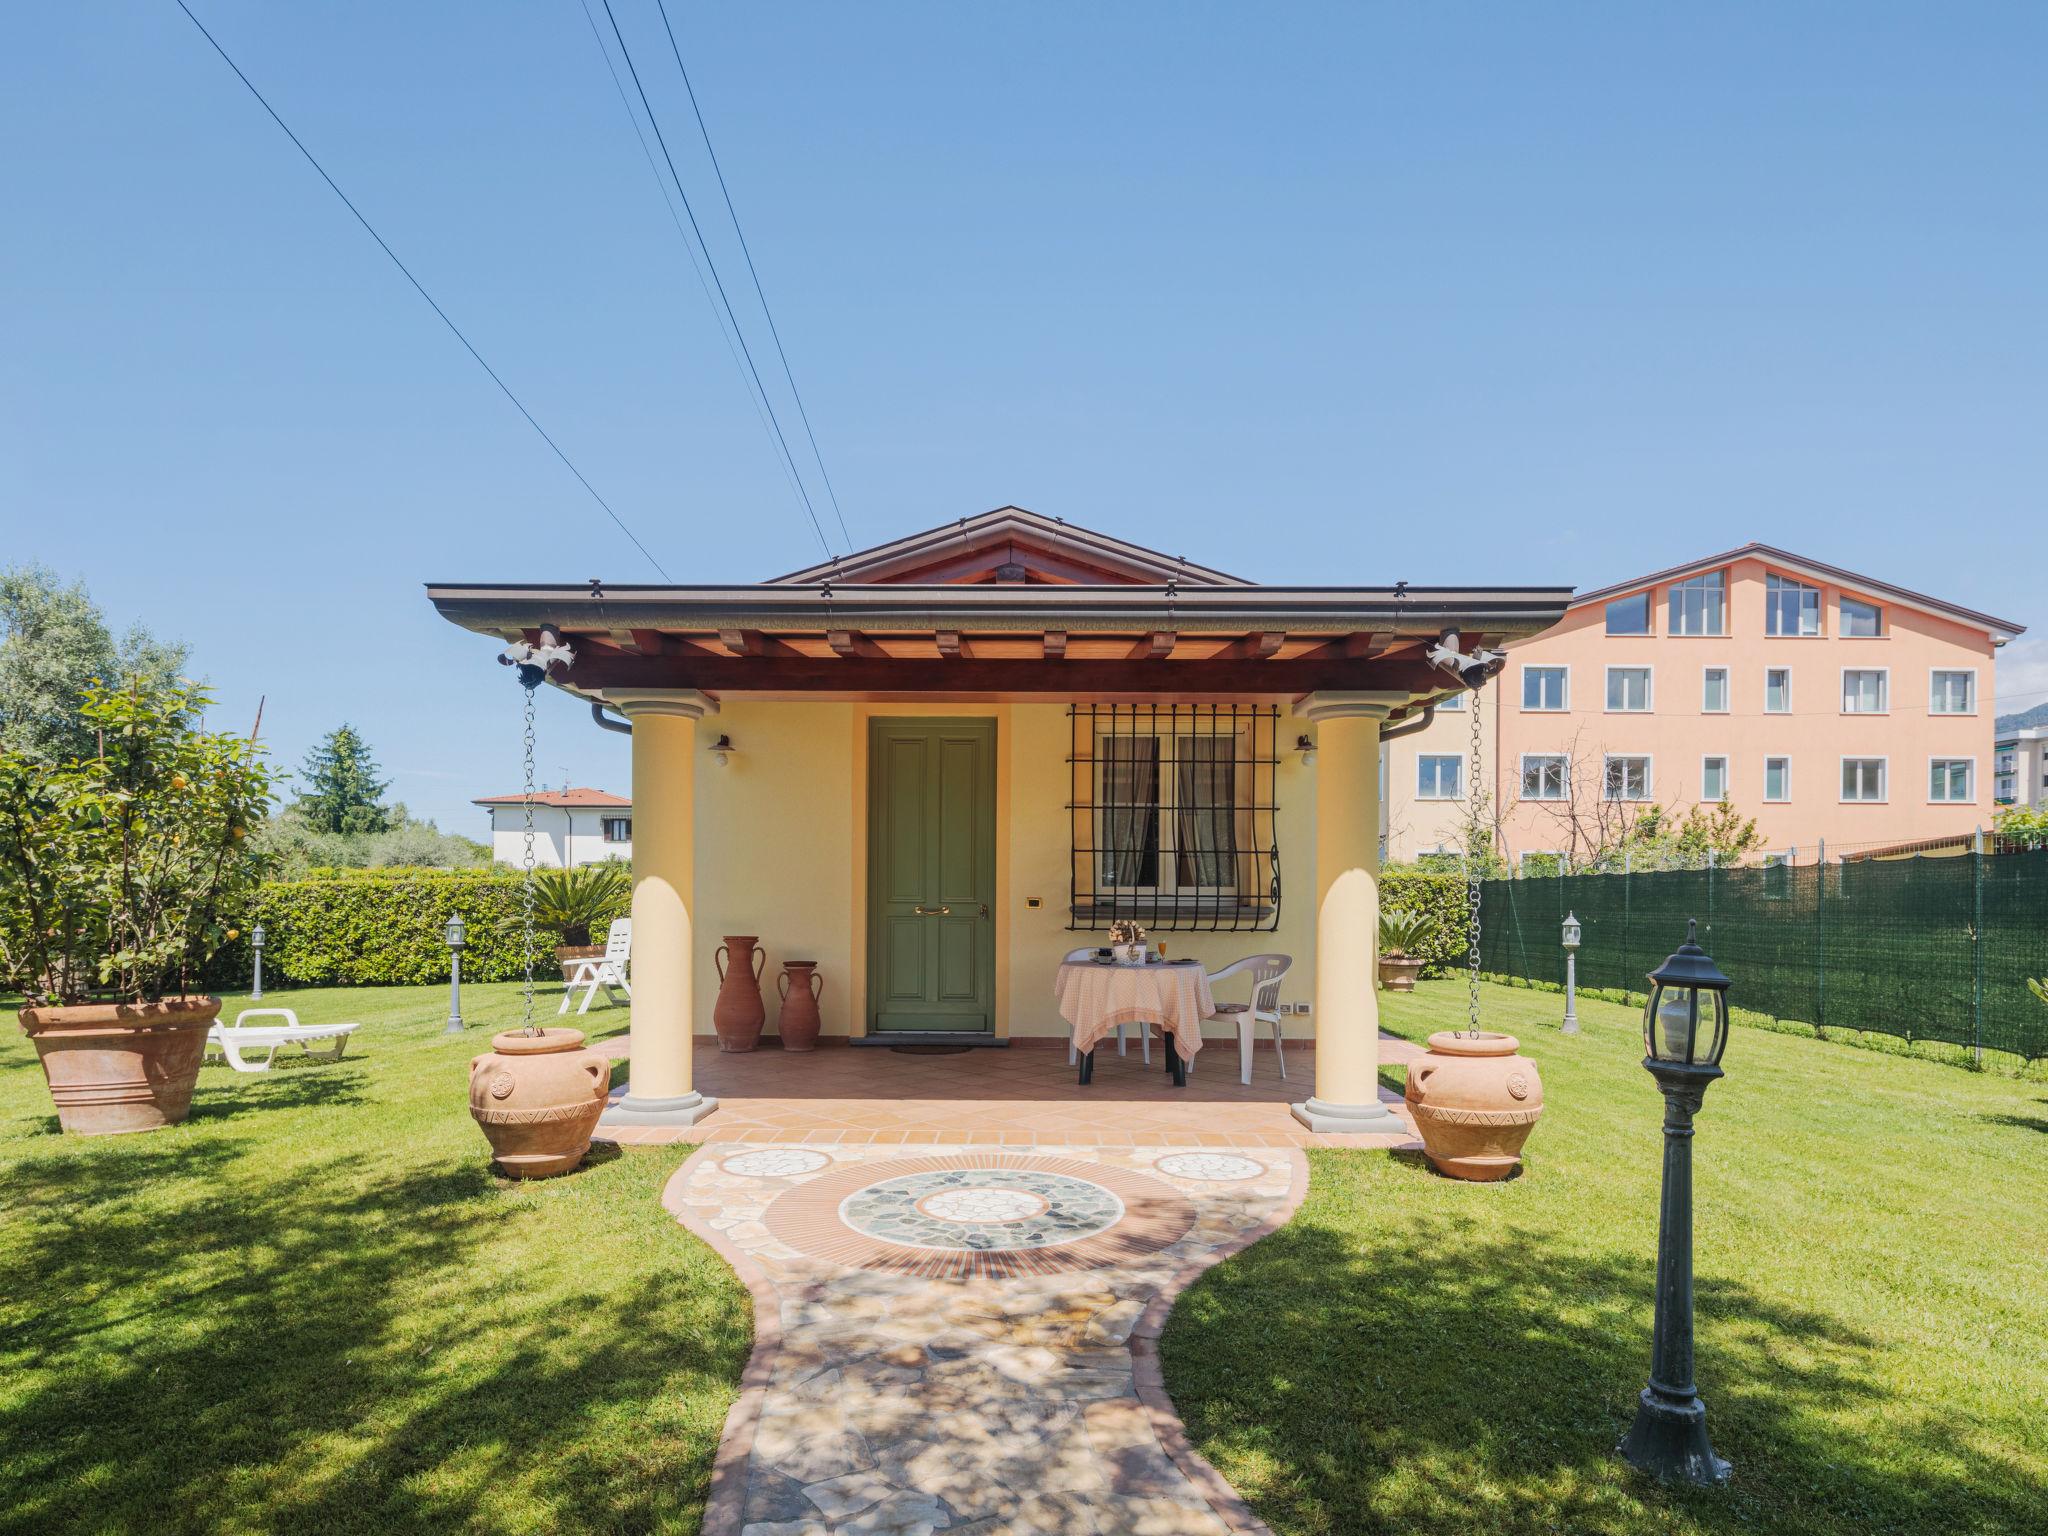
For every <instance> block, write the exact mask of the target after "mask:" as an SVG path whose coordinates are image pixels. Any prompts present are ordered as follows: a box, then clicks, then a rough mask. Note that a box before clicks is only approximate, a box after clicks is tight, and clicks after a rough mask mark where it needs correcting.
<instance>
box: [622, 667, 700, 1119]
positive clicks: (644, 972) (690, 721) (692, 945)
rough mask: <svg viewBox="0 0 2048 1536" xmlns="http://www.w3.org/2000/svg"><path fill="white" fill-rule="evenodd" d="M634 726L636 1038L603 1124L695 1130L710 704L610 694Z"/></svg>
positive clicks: (683, 692)
mask: <svg viewBox="0 0 2048 1536" xmlns="http://www.w3.org/2000/svg"><path fill="white" fill-rule="evenodd" d="M605 702H606V703H607V704H609V705H610V706H611V707H612V708H614V709H616V710H618V711H619V713H620V714H622V715H624V716H625V717H626V718H627V719H628V720H631V721H632V722H633V969H632V977H633V1013H632V1018H633V1034H632V1057H631V1061H630V1063H629V1065H628V1068H627V1080H626V1096H625V1097H624V1098H623V1099H621V1100H619V1102H618V1103H616V1104H614V1105H612V1106H611V1107H610V1108H609V1109H607V1110H606V1111H605V1114H604V1118H603V1120H601V1121H600V1122H599V1123H600V1124H601V1125H675V1126H681V1125H695V1124H696V1123H697V1122H698V1121H699V1120H702V1119H703V1118H704V1117H705V1116H706V1115H708V1114H710V1113H711V1112H712V1111H713V1110H714V1109H716V1108H718V1100H716V1099H707V1098H705V1097H704V1096H703V1095H702V1094H701V1093H698V1092H697V1091H696V1089H695V1088H694V1087H693V1086H692V1085H691V1080H690V1068H691V1060H690V1053H691V1051H692V1050H693V1048H694V1047H695V1044H696V1029H695V1020H694V1018H693V1017H692V1013H691V1006H692V997H693V996H694V994H693V993H692V991H691V985H692V980H693V970H694V966H695V963H696V936H695V933H694V931H693V924H692V920H691V907H692V906H693V905H694V904H695V901H696V853H697V829H696V813H697V805H696V800H697V731H696V725H697V721H698V720H700V719H702V718H703V717H704V716H705V715H709V714H716V713H717V711H718V705H717V703H716V702H715V701H714V700H712V699H708V698H706V697H705V696H704V695H703V694H701V693H698V692H697V691H696V690H695V689H687V688H676V689H660V690H655V689H648V690H644V691H643V690H633V691H624V690H618V691H614V690H607V691H606V694H605Z"/></svg>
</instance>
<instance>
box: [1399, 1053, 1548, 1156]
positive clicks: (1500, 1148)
mask: <svg viewBox="0 0 2048 1536" xmlns="http://www.w3.org/2000/svg"><path fill="white" fill-rule="evenodd" d="M1520 1044H1521V1042H1520V1041H1518V1040H1517V1039H1515V1037H1514V1036H1513V1035H1492V1034H1482V1035H1480V1036H1479V1037H1478V1038H1477V1039H1474V1038H1472V1037H1471V1036H1469V1035H1460V1034H1456V1033H1453V1032H1450V1031H1445V1032H1443V1033H1440V1034H1434V1035H1431V1036H1430V1037H1429V1055H1428V1056H1426V1057H1425V1058H1423V1059H1422V1060H1421V1061H1418V1062H1414V1063H1412V1064H1411V1065H1410V1066H1409V1068H1408V1087H1407V1091H1406V1094H1405V1097H1406V1098H1407V1100H1408V1107H1409V1109H1411V1110H1413V1111H1414V1113H1415V1125H1416V1128H1417V1129H1418V1130H1420V1131H1421V1133H1422V1149H1423V1151H1425V1152H1427V1153H1428V1154H1429V1160H1430V1161H1431V1162H1432V1163H1434V1164H1436V1167H1437V1171H1438V1172H1440V1173H1448V1174H1450V1175H1451V1176H1452V1177H1453V1178H1458V1179H1472V1180H1475V1181H1482V1182H1483V1181H1487V1180H1492V1179H1504V1178H1506V1177H1507V1176H1508V1175H1509V1174H1511V1173H1513V1172H1514V1171H1515V1169H1516V1168H1518V1167H1520V1166H1521V1162H1522V1143H1523V1142H1525V1141H1527V1140H1528V1139H1529V1133H1530V1132H1531V1131H1533V1130H1535V1129H1536V1121H1537V1119H1538V1117H1539V1116H1541V1115H1542V1113H1543V1079H1542V1077H1541V1076H1539V1075H1538V1074H1537V1071H1536V1063H1535V1062H1533V1061H1531V1060H1529V1058H1528V1057H1526V1056H1518V1055H1516V1054H1515V1052H1516V1050H1517V1048H1518V1047H1519V1046H1520Z"/></svg>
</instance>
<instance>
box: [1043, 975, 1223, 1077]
mask: <svg viewBox="0 0 2048 1536" xmlns="http://www.w3.org/2000/svg"><path fill="white" fill-rule="evenodd" d="M1053 996H1054V997H1056V998H1058V999H1059V1005H1060V1017H1061V1018H1063V1019H1065V1020H1066V1021H1067V1022H1068V1023H1069V1024H1071V1025H1073V1026H1074V1049H1075V1050H1077V1051H1092V1050H1094V1049H1095V1047H1096V1044H1097V1043H1098V1042H1099V1041H1100V1040H1101V1039H1102V1037H1103V1036H1105V1035H1108V1034H1111V1033H1113V1032H1114V1031H1115V1029H1116V1027H1117V1025H1119V1024H1157V1025H1158V1026H1159V1027H1160V1028H1161V1029H1170V1030H1172V1031H1173V1037H1174V1040H1175V1042H1176V1044H1177V1045H1178V1047H1179V1050H1180V1054H1181V1059H1182V1060H1183V1061H1192V1060H1193V1059H1194V1056H1195V1053H1196V1052H1197V1051H1199V1050H1200V1049H1201V1048H1202V1020H1204V1019H1206V1018H1207V1017H1209V1015H1210V1014H1212V1013H1214V1012H1215V1011H1216V999H1215V997H1214V995H1213V994H1211V992H1210V991H1209V973H1208V972H1207V971H1205V970H1203V969H1202V967H1201V966H1199V965H1098V964H1096V963H1095V962H1094V961H1092V960H1081V961H1076V962H1075V963H1073V964H1071V965H1062V966H1061V967H1060V970H1059V975H1058V976H1057V977H1056V978H1055V979H1054V981H1053Z"/></svg>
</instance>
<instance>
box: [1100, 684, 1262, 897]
mask: <svg viewBox="0 0 2048 1536" xmlns="http://www.w3.org/2000/svg"><path fill="white" fill-rule="evenodd" d="M1068 718H1069V720H1070V721H1071V723H1072V738H1071V740H1072V750H1071V753H1070V756H1069V759H1068V760H1069V762H1070V763H1071V764H1072V765H1073V775H1072V794H1071V795H1070V797H1069V799H1070V804H1071V810H1070V816H1071V825H1072V840H1073V850H1072V870H1073V890H1072V898H1071V903H1070V907H1071V917H1070V921H1069V924H1068V926H1069V927H1070V928H1074V929H1099V928H1102V927H1105V926H1107V925H1108V924H1109V923H1111V922H1114V921H1116V920H1117V919H1119V918H1134V919H1136V920H1137V921H1139V922H1141V923H1144V924H1146V925H1147V926H1148V927H1151V928H1156V929H1167V930H1172V929H1176V928H1182V929H1191V928H1202V929H1209V928H1227V929H1233V930H1245V929H1260V928H1271V927H1272V926H1273V925H1274V923H1276V922H1277V921H1278V920H1279V908H1280V871H1279V848H1278V844H1279V837H1278V833H1277V831H1276V830H1275V818H1276V810H1275V805H1274V797H1273V770H1274V768H1275V767H1276V766H1277V764H1278V753H1277V751H1276V750H1275V742H1276V737H1275V732H1276V731H1277V730H1278V727H1279V711H1278V710H1277V709H1274V708H1272V707H1270V706H1268V707H1264V708H1259V707H1247V706H1244V705H1223V704H1217V705H1209V704H1203V705H1192V704H1175V705H1161V706H1153V705H1139V706H1134V705H1129V704H1122V705H1112V704H1094V705H1089V704H1077V705H1074V706H1073V707H1071V708H1070V709H1069V710H1068Z"/></svg>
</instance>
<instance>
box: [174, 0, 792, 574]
mask: <svg viewBox="0 0 2048 1536" xmlns="http://www.w3.org/2000/svg"><path fill="white" fill-rule="evenodd" d="M179 3H180V4H183V3H184V0H179ZM601 3H602V4H603V6H604V14H605V19H606V20H607V21H609V22H610V23H611V24H612V36H613V37H614V38H616V39H617V40H618V44H619V56H620V57H621V58H623V59H624V60H625V61H626V73H627V74H629V75H631V76H632V78H633V89H634V91H635V92H636V93H637V94H638V95H639V97H640V106H641V108H642V109H643V110H644V111H645V112H646V113H647V124H648V126H649V127H651V128H652V129H653V130H654V142H655V143H656V144H659V145H660V146H661V158H662V159H663V160H664V161H665V162H667V164H668V173H669V176H670V177H671V178H672V179H673V180H674V181H675V184H676V196H677V197H679V198H681V199H682V204H683V212H684V213H685V214H687V215H688V216H689V219H690V228H691V230H692V231H693V232H694V233H695V234H696V236H697V244H698V246H699V247H700V248H701V249H702V250H703V252H704V264H705V265H706V266H707V267H709V268H710V269H711V282H712V285H713V286H714V287H716V288H717V289H718V301H719V303H721V304H723V305H724V306H725V312H726V314H727V315H728V316H730V317H731V319H732V327H733V331H734V333H735V334H736V335H738V337H739V341H740V352H741V354H742V355H743V356H744V357H745V358H746V360H747V372H748V373H749V374H751V375H752V376H753V380H754V387H755V388H756V389H758V390H760V391H761V398H762V399H763V400H767V399H768V390H767V387H766V386H765V385H763V384H762V382H761V370H760V369H759V368H757V367H755V365H754V353H753V349H752V348H750V347H749V346H748V345H747V336H746V332H745V331H743V330H741V329H740V321H739V316H738V315H736V314H734V313H733V307H732V300H731V298H730V297H728V296H727V294H726V291H725V282H724V280H723V279H721V278H720V277H719V275H718V263H717V262H716V261H714V260H713V259H712V256H711V245H710V242H709V241H707V240H706V239H705V238H704V230H703V227H702V226H701V225H700V224H698V222H697V211H696V209H694V208H692V207H691V206H690V194H689V193H688V192H687V191H685V190H684V188H683V178H682V177H681V176H680V175H678V174H677V172H676V162H675V157H674V156H673V155H671V154H670V153H669V149H668V136H667V135H666V134H664V133H663V132H662V131H661V119H659V118H658V117H656V116H655V115H654V103H653V102H651V101H649V100H648V99H647V87H646V86H645V85H643V84H642V83H641V81H640V69H639V66H637V65H636V64H634V62H633V50H632V49H631V48H628V47H627V46H626V34H625V33H624V32H622V31H620V30H619V18H618V17H617V16H615V15H613V14H612V0H601ZM768 417H769V420H771V421H772V422H774V424H775V440H776V442H778V443H780V444H781V445H782V456H783V457H784V458H785V459H787V460H788V461H789V467H790V471H791V473H796V455H795V454H793V453H791V452H790V451H789V439H788V438H787V437H785V436H784V435H783V432H782V422H781V419H780V418H778V417H777V416H776V414H775V407H774V404H773V403H772V402H771V403H770V404H769V407H768ZM797 486H798V489H799V490H800V491H802V494H803V503H804V514H805V515H806V516H807V517H809V518H810V520H811V529H812V531H813V532H815V533H816V534H817V535H818V543H819V545H820V547H822V548H823V549H824V551H825V555H826V558H827V559H830V558H831V557H832V545H831V542H830V541H829V540H828V539H826V537H825V528H824V525H823V524H822V523H820V522H819V521H818V509H817V508H816V507H815V506H813V505H812V504H811V493H810V492H809V491H808V490H803V477H802V475H801V474H798V475H797Z"/></svg>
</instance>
